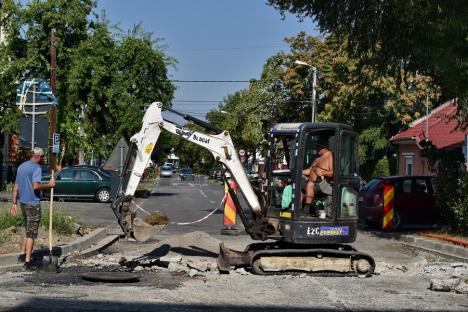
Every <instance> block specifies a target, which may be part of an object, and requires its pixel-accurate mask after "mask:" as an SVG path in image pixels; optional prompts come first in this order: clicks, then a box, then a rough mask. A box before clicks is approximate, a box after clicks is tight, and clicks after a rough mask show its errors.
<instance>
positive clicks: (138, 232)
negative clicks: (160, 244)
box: [133, 218, 166, 243]
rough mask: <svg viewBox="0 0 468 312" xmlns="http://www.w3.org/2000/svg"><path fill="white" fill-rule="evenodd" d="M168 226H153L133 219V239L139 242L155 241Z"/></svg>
mask: <svg viewBox="0 0 468 312" xmlns="http://www.w3.org/2000/svg"><path fill="white" fill-rule="evenodd" d="M165 227H166V224H156V225H151V224H149V223H147V222H145V221H143V220H142V219H140V218H135V219H133V238H135V239H136V240H137V241H139V242H142V243H143V242H146V241H150V240H155V239H156V235H158V234H159V232H161V231H162V230H163V229H164V228H165Z"/></svg>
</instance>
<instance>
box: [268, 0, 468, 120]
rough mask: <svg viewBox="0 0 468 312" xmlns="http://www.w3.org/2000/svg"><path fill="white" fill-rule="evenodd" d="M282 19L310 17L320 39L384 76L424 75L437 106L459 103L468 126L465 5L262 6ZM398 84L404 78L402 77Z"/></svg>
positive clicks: (358, 1)
mask: <svg viewBox="0 0 468 312" xmlns="http://www.w3.org/2000/svg"><path fill="white" fill-rule="evenodd" d="M268 3H269V4H270V5H272V6H273V7H275V8H276V9H278V10H279V11H280V12H281V13H282V14H284V13H285V12H291V13H293V14H295V15H297V16H298V17H299V18H300V19H301V20H303V19H304V18H306V17H310V18H312V19H313V20H315V21H316V22H317V23H318V25H319V27H320V30H321V31H322V32H323V33H327V34H330V33H331V34H333V35H334V36H336V37H337V38H338V40H339V41H340V42H346V43H347V50H348V52H349V53H351V55H352V56H353V57H356V58H358V59H360V62H361V63H362V64H368V65H371V66H372V67H373V68H374V69H382V70H383V71H384V72H386V71H388V68H389V67H391V68H392V69H394V70H395V71H396V72H397V73H398V72H399V71H400V70H404V71H407V72H416V71H419V72H420V73H424V74H426V75H430V76H432V77H434V81H435V83H436V84H438V85H440V86H441V87H442V97H443V98H442V100H444V99H446V98H452V97H460V101H459V102H460V105H461V106H460V107H461V110H460V114H462V118H460V119H461V120H462V123H461V126H462V127H465V128H466V127H467V126H468V37H467V33H468V22H467V21H468V7H467V6H466V1H463V0H454V1H435V0H418V1H404V0H396V1H362V0H331V1H328V0H326V1H324V0H312V1H309V0H299V1H298V0H268ZM402 78H406V77H405V76H403V77H402Z"/></svg>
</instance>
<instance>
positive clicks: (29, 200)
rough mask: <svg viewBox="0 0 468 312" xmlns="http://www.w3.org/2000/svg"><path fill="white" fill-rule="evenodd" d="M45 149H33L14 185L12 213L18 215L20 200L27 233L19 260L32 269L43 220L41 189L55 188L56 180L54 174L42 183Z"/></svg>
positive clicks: (19, 168)
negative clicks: (36, 240)
mask: <svg viewBox="0 0 468 312" xmlns="http://www.w3.org/2000/svg"><path fill="white" fill-rule="evenodd" d="M43 158H44V151H43V150H42V148H40V147H35V148H34V149H33V150H32V156H31V159H30V160H29V161H26V162H24V163H22V164H21V165H20V166H19V167H18V170H17V174H16V181H15V186H14V187H13V193H12V197H11V198H12V201H13V205H12V207H11V210H10V213H11V215H12V216H16V214H17V213H18V201H19V203H20V205H21V212H22V214H23V222H24V225H25V227H26V235H25V237H23V243H22V246H21V251H20V255H19V257H18V261H19V262H24V268H25V269H26V270H31V269H33V268H34V263H33V261H32V257H31V255H32V251H33V247H34V240H35V239H37V233H38V230H39V221H40V220H41V203H40V197H41V196H40V190H43V189H47V188H53V187H54V186H55V180H54V177H53V176H52V177H51V179H50V181H49V183H47V184H45V183H41V167H40V166H39V163H40V162H41V161H43Z"/></svg>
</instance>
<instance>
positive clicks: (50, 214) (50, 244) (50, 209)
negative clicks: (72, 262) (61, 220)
mask: <svg viewBox="0 0 468 312" xmlns="http://www.w3.org/2000/svg"><path fill="white" fill-rule="evenodd" d="M50 178H51V179H53V178H54V170H52V174H51V176H50ZM53 206H54V188H53V187H51V188H50V205H49V251H50V252H52V210H53Z"/></svg>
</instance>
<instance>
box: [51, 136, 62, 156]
mask: <svg viewBox="0 0 468 312" xmlns="http://www.w3.org/2000/svg"><path fill="white" fill-rule="evenodd" d="M59 152H60V133H53V134H52V153H54V154H58V153H59Z"/></svg>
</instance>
